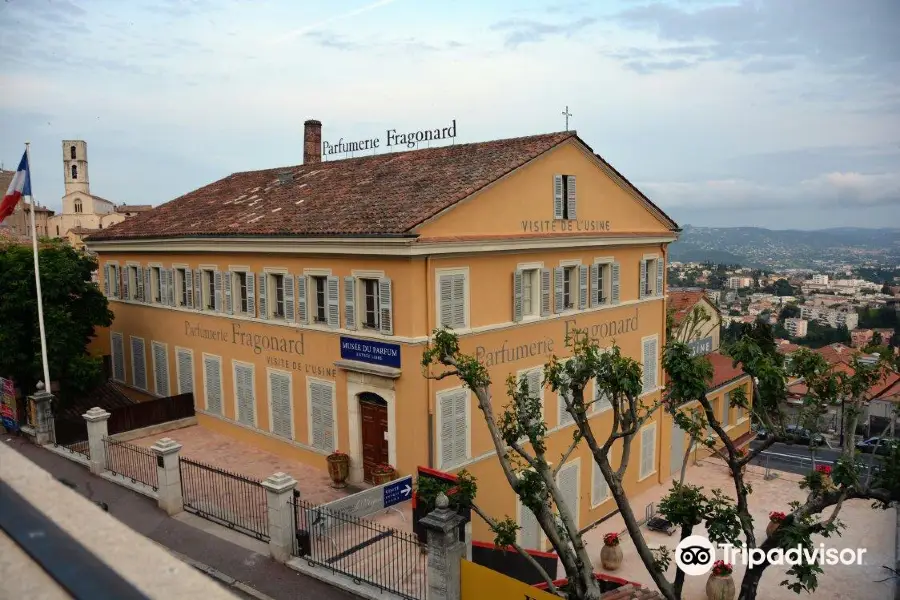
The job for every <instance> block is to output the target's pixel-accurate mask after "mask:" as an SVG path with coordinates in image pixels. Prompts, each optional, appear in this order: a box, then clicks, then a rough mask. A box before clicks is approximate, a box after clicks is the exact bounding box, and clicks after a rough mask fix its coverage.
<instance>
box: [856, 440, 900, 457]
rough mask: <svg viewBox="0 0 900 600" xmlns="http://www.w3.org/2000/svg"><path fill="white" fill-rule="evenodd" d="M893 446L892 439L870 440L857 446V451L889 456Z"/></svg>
mask: <svg viewBox="0 0 900 600" xmlns="http://www.w3.org/2000/svg"><path fill="white" fill-rule="evenodd" d="M893 445H894V440H891V439H878V438H869V439H867V440H863V441H861V442H859V443H858V444H856V449H857V450H859V451H860V452H864V453H866V454H872V453H874V454H880V455H882V456H887V455H888V454H890V453H891V447H892V446H893Z"/></svg>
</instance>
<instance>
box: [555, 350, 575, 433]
mask: <svg viewBox="0 0 900 600" xmlns="http://www.w3.org/2000/svg"><path fill="white" fill-rule="evenodd" d="M563 362H565V361H563ZM556 395H557V397H558V398H559V415H558V420H559V426H560V427H565V426H566V425H571V424H572V423H574V422H575V417H573V416H572V413H570V412H569V410H568V409H567V408H566V404H567V403H568V404H571V403H572V401H573V397H572V392H571V391H569V392H565V393H563V391H562V390H559V391H558V392H557V394H556Z"/></svg>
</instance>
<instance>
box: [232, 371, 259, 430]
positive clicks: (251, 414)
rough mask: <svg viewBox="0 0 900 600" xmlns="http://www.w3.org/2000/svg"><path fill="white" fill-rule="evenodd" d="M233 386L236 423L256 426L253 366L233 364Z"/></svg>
mask: <svg viewBox="0 0 900 600" xmlns="http://www.w3.org/2000/svg"><path fill="white" fill-rule="evenodd" d="M234 386H235V389H236V392H237V420H238V423H243V424H244V425H249V426H250V427H256V414H255V412H256V411H255V410H254V408H255V406H254V405H255V403H256V394H255V393H254V389H253V367H248V366H246V365H235V367H234Z"/></svg>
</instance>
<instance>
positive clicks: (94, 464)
mask: <svg viewBox="0 0 900 600" xmlns="http://www.w3.org/2000/svg"><path fill="white" fill-rule="evenodd" d="M81 416H82V417H84V420H85V421H87V433H88V447H89V448H90V449H91V473H94V474H95V475H99V474H101V473H103V471H105V470H106V444H104V443H103V438H105V437H106V436H107V434H108V432H109V430H108V429H107V426H106V422H107V421H108V420H109V417H110V413H108V412H106V411H105V410H103V409H102V408H99V407H97V406H95V407H94V408H92V409H90V410H89V411H87V412H86V413H84V414H83V415H81Z"/></svg>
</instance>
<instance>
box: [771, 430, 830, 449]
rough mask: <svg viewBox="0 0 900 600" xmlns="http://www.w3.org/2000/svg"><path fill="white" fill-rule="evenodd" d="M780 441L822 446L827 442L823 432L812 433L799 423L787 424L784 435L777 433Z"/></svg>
mask: <svg viewBox="0 0 900 600" xmlns="http://www.w3.org/2000/svg"><path fill="white" fill-rule="evenodd" d="M776 439H777V440H778V441H779V442H787V443H789V444H790V443H795V444H806V445H807V446H822V445H824V444H825V438H824V437H823V436H822V434H821V433H812V432H811V431H810V430H809V429H807V428H805V427H800V426H799V425H786V426H785V428H784V435H776Z"/></svg>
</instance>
